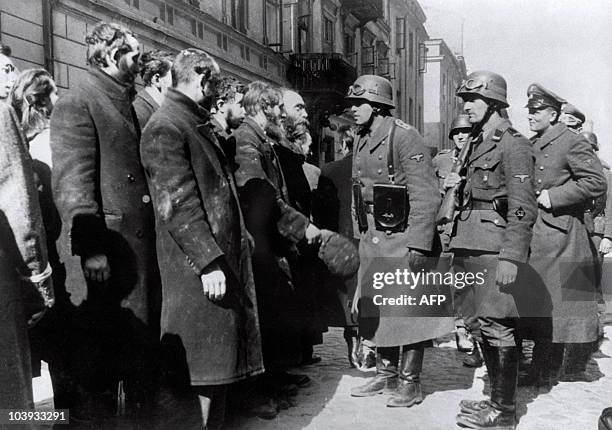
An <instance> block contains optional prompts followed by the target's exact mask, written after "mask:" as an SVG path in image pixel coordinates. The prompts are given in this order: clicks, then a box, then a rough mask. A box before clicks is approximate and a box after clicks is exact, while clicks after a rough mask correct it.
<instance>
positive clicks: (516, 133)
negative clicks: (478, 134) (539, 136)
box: [492, 127, 523, 142]
mask: <svg viewBox="0 0 612 430" xmlns="http://www.w3.org/2000/svg"><path fill="white" fill-rule="evenodd" d="M504 133H510V136H512V137H523V135H522V134H521V132H520V131H517V130H516V129H514V128H512V127H508V128H506V129H501V128H498V129H496V130H495V132H494V133H493V137H492V139H493V141H494V142H499V141H501V139H502V137H503V135H504Z"/></svg>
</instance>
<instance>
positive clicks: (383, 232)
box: [347, 75, 452, 407]
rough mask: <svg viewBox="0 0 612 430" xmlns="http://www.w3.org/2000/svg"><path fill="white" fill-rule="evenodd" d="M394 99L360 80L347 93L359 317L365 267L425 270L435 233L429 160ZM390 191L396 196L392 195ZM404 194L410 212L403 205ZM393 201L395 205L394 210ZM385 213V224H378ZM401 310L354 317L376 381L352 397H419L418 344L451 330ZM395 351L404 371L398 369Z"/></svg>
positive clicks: (379, 84)
mask: <svg viewBox="0 0 612 430" xmlns="http://www.w3.org/2000/svg"><path fill="white" fill-rule="evenodd" d="M392 94H393V88H392V86H391V83H390V82H389V81H388V80H386V79H384V78H382V77H380V76H373V75H363V76H360V77H359V78H357V80H356V81H355V83H354V84H353V85H352V86H351V87H350V88H349V92H348V96H347V99H348V100H349V102H350V104H351V111H352V113H353V116H354V118H355V122H356V124H357V126H358V127H359V132H358V133H357V136H356V139H355V143H354V158H353V205H354V207H355V211H356V217H357V221H358V222H357V224H358V225H357V226H356V228H355V231H356V232H357V231H358V232H360V245H359V257H360V263H361V266H360V269H359V281H358V282H359V287H358V288H360V289H361V292H362V298H361V302H362V303H361V305H360V306H361V310H362V314H363V309H364V306H367V301H366V300H365V298H366V294H364V289H363V286H362V284H363V283H364V277H365V274H366V270H368V271H369V270H372V268H374V269H376V270H377V271H380V270H378V269H381V267H379V266H381V265H382V264H384V263H383V258H381V257H384V258H385V259H389V258H394V257H395V258H406V257H407V260H408V264H409V266H410V267H409V268H410V270H411V271H413V272H417V271H421V270H422V269H426V266H427V265H426V260H427V255H428V254H429V253H430V252H431V251H432V248H433V245H434V240H435V236H436V229H435V220H434V218H435V214H436V211H437V209H438V206H439V203H440V193H439V191H438V189H437V186H436V178H435V176H434V170H433V166H432V164H431V157H430V155H429V151H428V150H427V148H426V147H425V144H424V142H423V138H422V137H421V136H420V135H419V133H418V132H417V131H416V130H415V129H414V128H413V127H411V126H409V125H407V124H405V123H403V122H402V121H400V120H397V119H395V118H393V117H392V116H391V115H390V113H389V111H390V109H393V108H394V106H395V105H394V102H393V95H392ZM398 185H399V186H400V187H399V188H393V187H397V186H398ZM387 187H389V188H387ZM390 188H392V189H391V190H390ZM394 192H397V193H398V194H395V196H394V197H393V193H394ZM402 194H403V195H402ZM408 195H409V197H410V209H411V210H410V213H408V210H407V207H406V205H404V204H402V203H401V202H402V198H403V199H404V202H405V200H406V199H407V196H408ZM392 201H393V202H400V203H398V204H395V205H392V204H391V202H392ZM385 202H386V203H387V204H385ZM381 212H384V213H381ZM388 212H390V213H388ZM387 215H390V218H391V222H389V223H386V221H385V220H384V219H381V218H384V217H385V216H387ZM385 219H386V218H385ZM405 221H407V224H408V225H409V227H406V224H405V223H404V222H405ZM394 222H395V223H394ZM385 223H386V224H385ZM402 223H404V225H403V226H402V225H401V224H402ZM390 224H393V225H390ZM382 269H383V270H384V267H382ZM401 308H402V309H401V310H394V312H396V313H395V314H394V315H393V317H389V316H384V315H380V316H379V317H377V318H363V316H362V317H361V318H360V331H361V333H362V334H363V336H364V338H365V339H366V340H373V341H374V342H375V344H376V347H377V348H376V349H377V360H376V361H377V362H376V376H375V377H374V378H372V379H371V380H369V381H368V383H366V384H365V385H363V386H359V387H356V388H353V389H352V390H351V395H352V396H355V397H364V396H372V395H375V394H379V393H383V392H386V393H388V394H392V397H391V398H390V399H389V400H388V402H387V406H391V407H397V406H400V407H401V406H403V407H410V406H412V405H414V404H416V403H420V402H421V401H422V400H423V395H422V393H421V387H420V383H419V375H420V373H421V368H422V363H423V353H424V345H425V343H424V341H426V340H428V339H432V338H435V337H438V336H440V335H442V334H445V333H448V332H449V331H451V330H452V319H450V318H440V319H433V318H425V317H416V316H415V315H414V313H413V312H414V311H413V310H412V309H411V307H410V306H401ZM366 316H367V315H366ZM398 317H399V318H398ZM368 320H369V322H374V325H375V327H374V328H371V327H369V326H367V327H366V326H365V325H364V324H363V323H364V322H366V321H368ZM362 329H363V330H362ZM400 346H402V348H401V349H402V357H401V361H400V362H401V365H402V367H401V368H400V369H399V371H398V359H399V354H400ZM398 376H399V378H398Z"/></svg>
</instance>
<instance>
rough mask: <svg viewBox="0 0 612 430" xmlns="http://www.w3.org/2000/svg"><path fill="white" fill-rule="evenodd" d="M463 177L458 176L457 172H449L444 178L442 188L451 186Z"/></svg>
mask: <svg viewBox="0 0 612 430" xmlns="http://www.w3.org/2000/svg"><path fill="white" fill-rule="evenodd" d="M464 179H465V178H464V177H462V176H459V174H458V173H454V172H451V173H449V174H448V175H447V176H446V178H444V189H448V188H453V187H454V186H455V185H457V184H458V183H460V182H461V181H463V180H464Z"/></svg>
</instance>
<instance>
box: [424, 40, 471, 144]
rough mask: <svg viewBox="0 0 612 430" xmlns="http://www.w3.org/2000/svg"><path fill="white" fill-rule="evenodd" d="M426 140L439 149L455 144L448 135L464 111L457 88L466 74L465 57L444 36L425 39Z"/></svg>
mask: <svg viewBox="0 0 612 430" xmlns="http://www.w3.org/2000/svg"><path fill="white" fill-rule="evenodd" d="M425 46H426V48H427V50H426V52H427V56H426V72H425V82H424V85H425V93H426V94H427V97H426V99H425V142H426V143H427V145H429V146H430V147H433V148H435V149H436V150H438V151H439V150H441V149H446V148H452V147H453V143H452V142H451V141H450V140H449V139H448V133H449V129H450V125H451V123H452V121H453V119H454V118H455V117H456V116H457V115H459V114H460V113H462V112H463V103H462V101H461V99H460V98H459V97H457V96H455V91H456V90H457V88H458V87H459V85H460V84H461V81H462V80H463V79H465V77H466V67H465V62H464V60H463V57H461V56H456V55H454V54H453V53H452V52H451V50H450V49H449V47H448V46H447V45H446V43H445V42H444V40H443V39H431V40H428V41H426V42H425Z"/></svg>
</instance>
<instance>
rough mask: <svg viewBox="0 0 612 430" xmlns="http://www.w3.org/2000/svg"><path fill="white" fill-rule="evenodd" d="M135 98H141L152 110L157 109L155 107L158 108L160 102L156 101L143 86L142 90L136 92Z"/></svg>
mask: <svg viewBox="0 0 612 430" xmlns="http://www.w3.org/2000/svg"><path fill="white" fill-rule="evenodd" d="M136 98H137V99H141V100H142V101H143V102H145V103H146V104H148V105H149V106H150V107H151V108H152V109H153V110H157V108H159V106H160V103H158V101H157V100H155V98H154V97H153V95H152V94H151V90H150V89H149V88H143V89H142V90H140V91H138V94H136Z"/></svg>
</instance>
